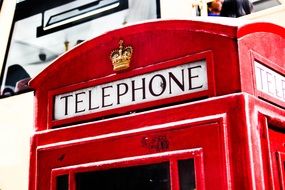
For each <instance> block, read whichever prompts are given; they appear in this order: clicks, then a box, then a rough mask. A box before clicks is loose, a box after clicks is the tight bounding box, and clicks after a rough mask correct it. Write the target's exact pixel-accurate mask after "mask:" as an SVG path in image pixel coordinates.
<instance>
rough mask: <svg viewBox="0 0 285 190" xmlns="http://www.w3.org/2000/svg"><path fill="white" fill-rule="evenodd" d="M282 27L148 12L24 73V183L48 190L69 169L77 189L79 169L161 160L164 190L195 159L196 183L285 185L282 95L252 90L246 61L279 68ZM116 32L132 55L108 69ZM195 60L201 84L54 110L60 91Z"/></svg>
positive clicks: (284, 53) (251, 68) (175, 184)
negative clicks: (29, 130) (27, 138)
mask: <svg viewBox="0 0 285 190" xmlns="http://www.w3.org/2000/svg"><path fill="white" fill-rule="evenodd" d="M255 26H256V30H255ZM282 32H283V33H284V29H283V28H281V27H278V26H275V25H272V24H266V23H255V24H249V25H245V26H242V27H237V26H229V25H226V24H214V23H207V22H201V21H156V22H150V23H143V24H139V25H134V26H128V27H125V28H122V29H118V30H115V31H111V32H108V33H106V34H104V35H102V36H99V37H97V38H94V39H92V40H90V41H87V42H85V43H83V44H81V45H79V46H78V47H76V48H74V49H73V50H71V51H69V52H67V53H66V54H65V55H63V56H62V57H60V58H59V59H57V60H56V61H55V62H54V63H53V64H52V65H51V66H50V67H48V68H47V69H46V70H44V71H43V72H42V73H41V74H40V75H39V76H38V77H37V78H35V79H34V80H33V81H32V82H31V86H32V87H33V88H34V89H35V100H36V109H35V110H36V120H35V123H36V125H35V128H36V132H35V135H34V136H33V139H32V146H31V162H30V188H29V189H30V190H39V189H41V190H48V189H52V190H56V183H57V179H58V176H62V175H67V176H68V178H67V179H68V184H69V189H70V190H75V189H76V175H77V174H78V173H80V172H88V171H97V170H110V169H112V168H126V167H130V166H138V165H147V164H153V163H161V162H169V163H170V182H171V189H172V190H178V189H180V188H181V185H180V183H179V179H180V178H179V172H178V165H177V163H178V161H179V160H181V159H194V168H195V181H196V188H197V189H285V187H284V173H285V167H284V165H285V156H284V155H285V146H284V143H285V110H284V107H285V106H284V102H285V101H282V100H281V99H276V98H275V97H274V96H271V95H270V94H267V93H265V92H261V91H260V90H258V89H257V87H256V83H257V81H256V80H257V79H256V77H255V74H256V73H255V72H256V71H255V65H254V61H258V62H259V63H262V65H264V66H266V67H268V68H269V69H271V70H273V71H274V72H276V73H278V74H280V75H281V76H283V77H284V75H285V70H284V61H283V60H285V43H284V35H283V33H282ZM121 39H123V40H124V42H125V44H127V45H131V46H132V47H133V49H134V54H133V57H132V63H131V67H130V68H129V69H128V70H126V71H122V72H119V73H115V72H114V71H113V70H112V64H111V62H110V60H109V55H110V52H111V51H112V50H113V49H114V48H116V47H117V46H118V45H117V43H118V41H119V40H121ZM266 42H267V43H266ZM268 42H270V43H268ZM273 48H274V51H273ZM201 59H203V60H205V61H206V64H207V77H208V89H207V90H204V91H200V92H195V93H191V94H186V95H180V96H175V97H171V98H166V99H162V100H155V101H150V102H146V103H139V104H137V105H130V106H126V107H122V108H116V109H112V110H107V111H102V112H98V113H92V114H87V115H83V116H77V117H72V118H67V119H62V120H55V119H54V117H53V112H54V97H55V96H56V95H58V94H62V93H65V92H69V91H75V90H78V89H83V88H87V87H90V86H96V85H100V84H106V83H109V82H112V81H117V80H121V79H126V78H130V77H134V76H137V75H141V74H145V73H149V72H153V71H160V70H162V69H165V68H171V67H174V66H178V65H182V64H185V63H190V62H194V61H197V60H201ZM130 112H131V113H130Z"/></svg>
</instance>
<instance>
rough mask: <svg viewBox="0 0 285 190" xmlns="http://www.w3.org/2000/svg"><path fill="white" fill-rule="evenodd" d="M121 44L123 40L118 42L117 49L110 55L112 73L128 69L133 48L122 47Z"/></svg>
mask: <svg viewBox="0 0 285 190" xmlns="http://www.w3.org/2000/svg"><path fill="white" fill-rule="evenodd" d="M123 43H124V42H123V40H120V42H119V45H120V46H119V49H116V50H113V51H112V52H111V55H110V59H111V61H112V64H113V70H114V71H121V70H124V69H127V68H129V67H130V62H131V57H132V54H133V48H132V47H131V46H127V47H124V46H123Z"/></svg>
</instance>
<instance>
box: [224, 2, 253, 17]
mask: <svg viewBox="0 0 285 190" xmlns="http://www.w3.org/2000/svg"><path fill="white" fill-rule="evenodd" d="M252 9H253V5H252V3H251V2H250V1H249V0H224V2H223V4H222V9H221V12H220V16H223V17H233V18H238V17H241V16H244V15H247V14H250V13H251V12H252Z"/></svg>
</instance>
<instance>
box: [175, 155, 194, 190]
mask: <svg viewBox="0 0 285 190" xmlns="http://www.w3.org/2000/svg"><path fill="white" fill-rule="evenodd" d="M178 172H179V183H180V190H192V189H193V190H194V189H196V183H195V170H194V159H187V160H180V161H178Z"/></svg>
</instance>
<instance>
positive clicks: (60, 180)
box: [56, 175, 68, 190]
mask: <svg viewBox="0 0 285 190" xmlns="http://www.w3.org/2000/svg"><path fill="white" fill-rule="evenodd" d="M56 190H68V175H61V176H58V177H57V178H56Z"/></svg>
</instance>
